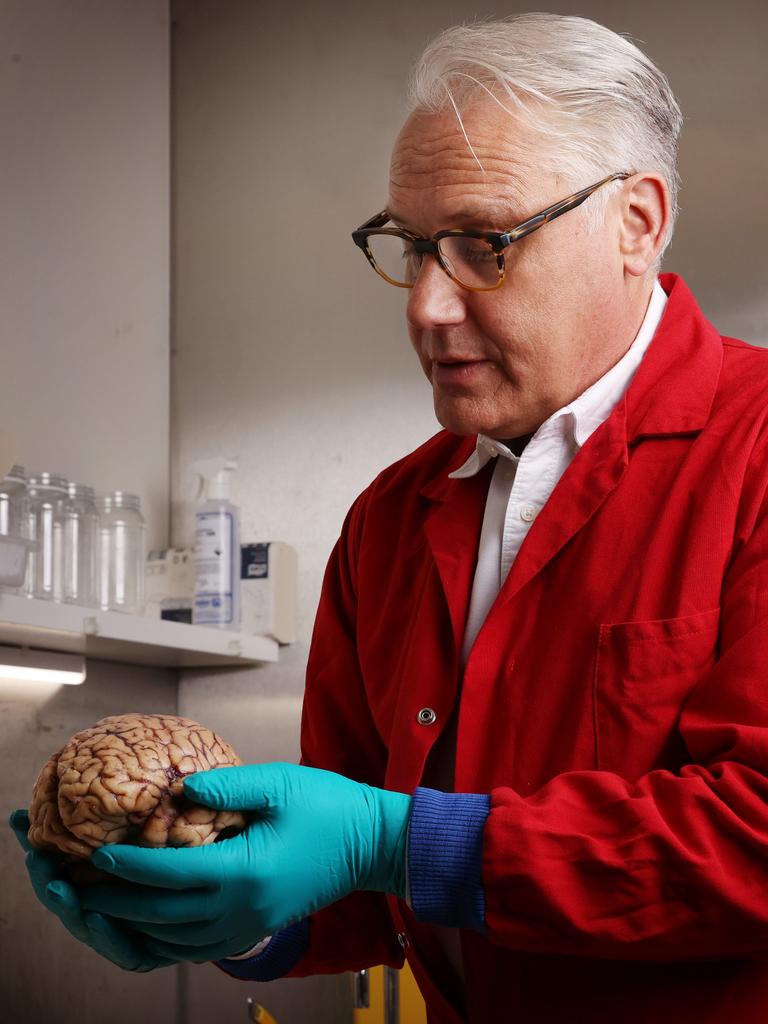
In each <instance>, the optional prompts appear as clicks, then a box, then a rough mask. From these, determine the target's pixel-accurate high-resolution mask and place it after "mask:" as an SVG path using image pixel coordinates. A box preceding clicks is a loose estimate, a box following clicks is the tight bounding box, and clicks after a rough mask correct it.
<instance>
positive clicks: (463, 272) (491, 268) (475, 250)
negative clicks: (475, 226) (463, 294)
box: [438, 235, 500, 288]
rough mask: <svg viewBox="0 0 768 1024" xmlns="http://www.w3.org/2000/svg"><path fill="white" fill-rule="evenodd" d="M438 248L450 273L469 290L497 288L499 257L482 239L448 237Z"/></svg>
mask: <svg viewBox="0 0 768 1024" xmlns="http://www.w3.org/2000/svg"><path fill="white" fill-rule="evenodd" d="M438 248H439V249H440V255H441V256H442V258H443V262H444V263H445V265H446V266H447V267H448V270H449V271H450V273H451V274H452V275H453V276H454V277H455V278H456V280H457V281H460V282H461V283H462V284H465V285H467V287H468V288H495V287H496V285H497V284H498V283H499V277H500V273H499V263H498V257H497V255H496V253H495V252H494V251H493V249H492V247H491V246H490V245H489V244H488V242H485V241H484V240H483V239H482V238H470V237H469V236H468V235H448V237H447V238H441V239H440V241H439V242H438Z"/></svg>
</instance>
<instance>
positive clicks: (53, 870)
mask: <svg viewBox="0 0 768 1024" xmlns="http://www.w3.org/2000/svg"><path fill="white" fill-rule="evenodd" d="M9 824H10V826H11V828H12V829H13V832H14V835H15V836H16V838H17V839H18V841H19V844H20V845H21V848H22V849H23V850H24V851H25V853H26V857H25V863H26V866H27V873H28V874H29V880H30V881H31V883H32V888H33V889H34V890H35V895H36V896H37V898H38V899H39V900H40V902H41V903H42V904H43V906H44V907H45V908H46V909H47V910H50V911H51V913H52V914H55V915H56V917H58V919H59V920H60V921H61V923H62V924H63V925H64V927H65V928H66V929H67V931H68V932H69V933H70V934H71V935H74V937H75V938H76V939H79V940H80V942H84V943H85V945H86V946H90V947H91V949H92V950H94V951H95V952H96V953H98V954H99V955H100V956H103V957H104V958H105V959H106V960H110V961H111V962H112V963H113V964H116V965H117V966H118V967H122V968H123V970H126V971H153V970H154V969H155V968H156V967H168V966H169V965H171V964H173V963H175V961H173V960H167V959H165V958H164V957H159V956H157V955H156V954H155V953H151V952H150V951H149V950H148V949H147V948H146V944H147V941H148V940H147V937H146V935H143V934H142V933H140V932H134V931H133V930H132V929H129V928H125V927H123V926H121V925H119V924H117V923H116V922H114V921H110V919H109V918H108V917H104V916H103V915H102V914H98V913H95V912H88V911H84V910H83V908H82V906H81V904H80V901H79V899H78V895H77V891H76V890H75V887H74V886H73V885H71V884H70V883H69V882H68V881H66V879H65V878H64V877H63V873H62V865H63V860H62V859H61V858H59V857H56V856H55V855H54V854H51V853H46V852H45V851H44V850H36V849H35V848H34V847H33V846H32V845H31V843H30V842H29V840H28V839H27V833H28V832H29V815H28V814H27V812H26V811H25V810H19V811H14V812H13V813H12V814H11V817H10V819H9Z"/></svg>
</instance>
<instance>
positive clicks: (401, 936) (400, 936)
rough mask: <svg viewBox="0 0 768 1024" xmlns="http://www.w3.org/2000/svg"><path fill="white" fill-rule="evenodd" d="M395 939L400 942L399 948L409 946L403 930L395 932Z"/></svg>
mask: <svg viewBox="0 0 768 1024" xmlns="http://www.w3.org/2000/svg"><path fill="white" fill-rule="evenodd" d="M397 941H398V942H399V943H400V947H401V949H407V948H408V946H410V942H409V941H408V936H407V935H406V934H405V932H398V933H397Z"/></svg>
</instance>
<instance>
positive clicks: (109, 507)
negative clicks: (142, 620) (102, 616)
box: [96, 491, 145, 615]
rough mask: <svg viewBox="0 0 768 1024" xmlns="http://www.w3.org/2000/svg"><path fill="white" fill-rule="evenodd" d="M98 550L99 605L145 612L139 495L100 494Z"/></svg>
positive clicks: (108, 608) (117, 492) (98, 505)
mask: <svg viewBox="0 0 768 1024" xmlns="http://www.w3.org/2000/svg"><path fill="white" fill-rule="evenodd" d="M96 504H97V510H98V516H99V523H98V550H97V606H98V607H99V608H102V609H104V610H105V611H106V610H109V611H118V612H130V613H132V614H134V615H140V614H141V613H142V612H143V611H144V544H145V539H144V534H145V523H144V517H143V516H142V514H141V502H140V501H139V499H138V497H137V496H136V495H135V494H126V493H125V492H124V491H115V492H114V493H113V494H104V495H100V496H99V498H98V500H97V503H96Z"/></svg>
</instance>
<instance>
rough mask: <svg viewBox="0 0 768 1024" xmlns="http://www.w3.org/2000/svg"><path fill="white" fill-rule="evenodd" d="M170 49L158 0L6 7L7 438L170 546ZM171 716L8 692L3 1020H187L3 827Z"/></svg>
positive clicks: (2, 783) (117, 681)
mask: <svg viewBox="0 0 768 1024" xmlns="http://www.w3.org/2000/svg"><path fill="white" fill-rule="evenodd" d="M168 36H169V18H168V10H167V3H165V2H158V0H102V2H100V0H60V2H57V0H50V2H42V0H2V2H1V3H0V39H2V46H3V56H2V60H0V140H1V141H0V224H2V230H1V231H0V309H2V327H0V333H1V336H2V342H1V343H0V347H1V351H2V371H1V372H0V430H13V431H14V433H15V434H16V436H17V441H18V453H17V454H18V458H19V459H20V460H21V461H23V462H24V463H25V464H26V465H27V467H28V468H30V469H34V468H38V469H41V468H49V469H55V470H58V471H59V472H61V473H64V474H66V475H70V476H72V477H73V478H76V479H78V480H80V481H82V482H85V483H91V484H93V485H94V486H96V487H98V488H99V489H109V488H116V487H122V488H123V489H125V490H133V491H136V492H137V493H138V494H140V495H141V497H142V499H143V503H144V507H145V512H146V514H147V518H148V521H149V536H150V539H151V542H152V543H154V544H164V543H165V542H166V540H167V531H168V450H169V436H168V435H169V429H168V420H169V397H168V376H169V338H168V335H169V329H168V319H169V205H170V204H169V143H170V131H169V67H170V61H169V40H168ZM1 601H2V599H1V598H0V616H1V615H2V604H1ZM175 709H176V680H175V676H174V675H173V673H169V672H165V671H159V670H158V671H152V670H146V669H142V670H138V669H132V668H129V667H127V666H122V665H109V664H106V663H98V662H91V663H89V666H88V680H87V682H86V683H85V684H84V685H83V686H80V687H73V686H63V687H50V686H41V685H38V686H33V685H30V684H27V685H24V686H22V685H20V684H16V683H3V684H2V685H0V761H1V763H2V770H1V771H0V819H2V825H1V826H0V864H2V885H1V886H0V1017H2V1019H3V1021H7V1022H13V1024H16V1022H25V1024H43V1022H44V1021H54V1020H55V1021H61V1022H63V1024H103V1022H104V1021H107V1020H108V1021H111V1022H112V1024H129V1022H132V1021H135V1020H136V1019H137V1017H140V1019H141V1020H142V1021H143V1022H145V1024H161V1022H162V1024H167V1022H170V1021H174V1020H176V1019H177V1016H176V1014H177V1006H179V1005H183V1000H181V1001H180V1000H179V999H177V994H178V991H181V992H182V993H183V987H180V981H181V978H182V977H183V976H182V972H180V971H177V970H175V969H174V970H171V971H159V972H157V973H155V974H152V975H144V976H138V975H133V974H127V973H125V972H123V971H120V970H119V969H118V968H116V967H113V966H112V965H110V964H108V963H107V962H106V961H103V960H101V959H99V958H98V957H96V956H95V955H94V954H93V953H91V951H90V950H88V949H86V948H85V947H84V946H82V945H81V944H80V943H78V942H77V941H76V940H75V939H73V938H71V937H70V936H69V935H68V934H67V933H66V932H65V930H64V929H63V928H62V927H61V925H60V924H59V923H58V922H57V921H56V920H55V919H54V918H53V917H52V916H51V915H50V914H48V913H47V912H46V911H45V910H43V908H42V907H40V906H39V904H38V903H37V901H36V900H35V897H34V895H33V893H32V890H31V888H30V886H29V883H28V881H27V877H26V872H25V870H24V861H23V857H22V854H21V851H20V850H19V849H18V846H17V844H16V842H15V840H14V839H13V837H12V835H11V833H10V830H9V829H7V828H6V827H5V821H6V820H7V817H8V813H9V812H10V810H11V809H13V808H14V807H19V806H25V805H26V804H28V802H29V797H30V792H31V787H32V783H33V781H34V779H35V777H36V775H37V772H38V770H39V769H40V767H41V765H42V764H43V763H44V761H45V760H46V759H47V757H48V756H49V754H51V753H52V752H53V751H54V750H56V749H58V748H59V747H60V746H61V745H62V744H63V742H64V740H66V739H67V738H68V737H69V736H70V735H71V734H72V733H73V732H75V731H77V730H78V729H81V728H84V727H85V726H88V725H91V724H92V723H93V722H94V721H96V720H97V719H98V718H101V717H103V716H104V715H107V714H115V713H118V712H124V711H127V710H144V711H164V712H173V711H175ZM179 1020H181V1018H179Z"/></svg>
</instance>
